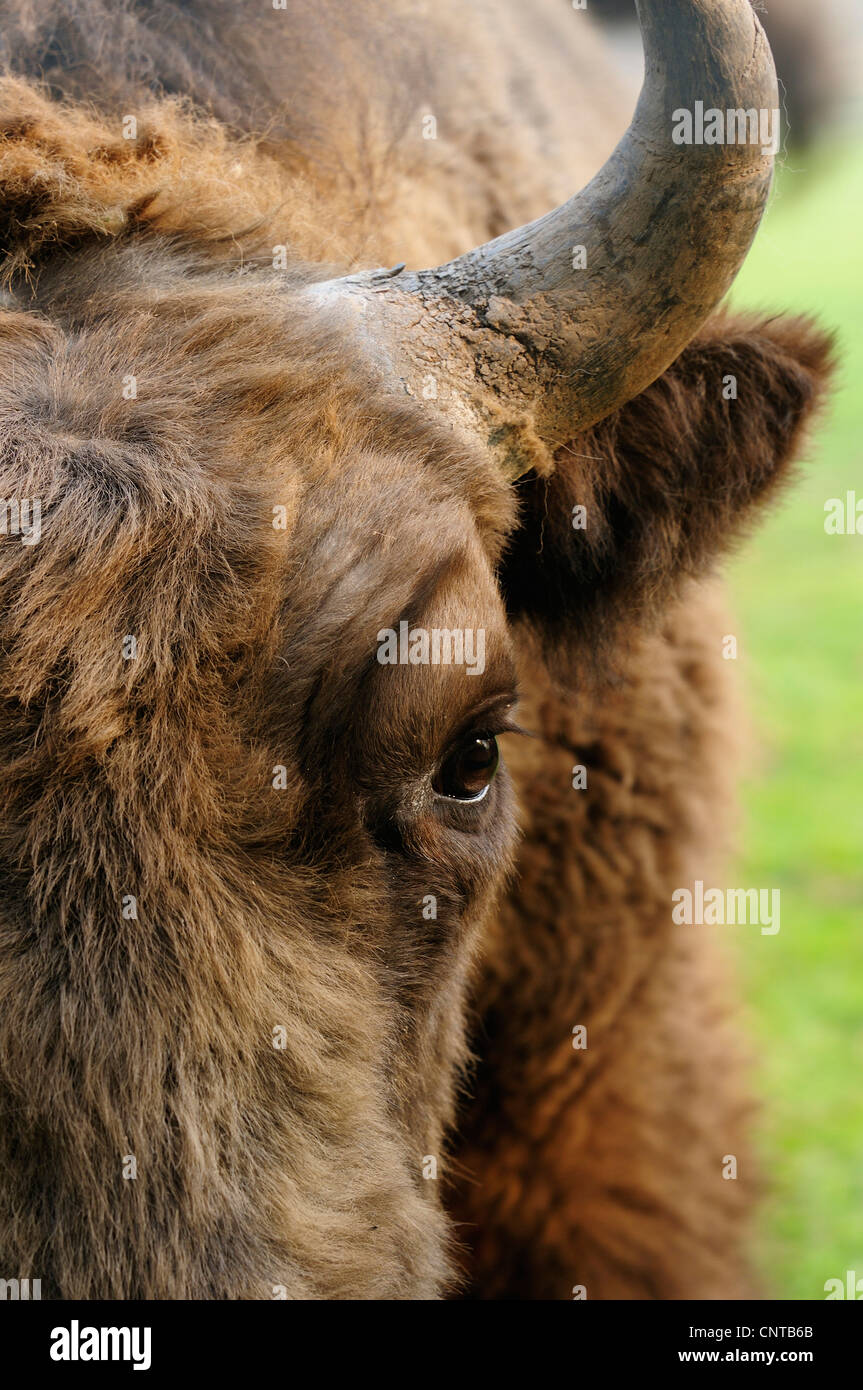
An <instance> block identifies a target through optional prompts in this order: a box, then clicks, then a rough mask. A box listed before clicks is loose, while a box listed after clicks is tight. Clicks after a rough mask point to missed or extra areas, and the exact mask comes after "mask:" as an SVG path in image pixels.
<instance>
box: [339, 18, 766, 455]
mask: <svg viewBox="0 0 863 1390" xmlns="http://www.w3.org/2000/svg"><path fill="white" fill-rule="evenodd" d="M636 3H637V9H638V16H639V20H640V23H641V30H642V37H643V42H644V49H645V81H644V86H643V88H642V92H641V96H640V98H639V101H638V105H637V107H636V111H635V115H634V117H633V120H632V124H631V125H630V127H629V130H628V131H627V133H626V135H625V136H624V137H623V139H622V140H621V142H620V144H619V145H618V146H617V148H616V149H615V151H614V153H613V154H612V155H611V157H610V159H609V160H608V162H607V163H606V164H605V165H604V167H603V168H602V169H601V170H600V172H599V173H598V174H597V175H596V177H595V178H594V179H593V180H592V182H591V183H589V184H588V185H587V187H586V188H585V189H583V190H582V192H581V193H579V194H577V195H576V196H575V197H574V198H571V199H570V200H569V202H567V203H564V204H563V205H562V206H561V207H559V208H557V209H555V211H553V212H550V213H548V214H547V215H546V216H545V217H540V218H538V219H537V220H536V221H535V222H530V223H528V224H527V225H526V226H524V227H519V228H518V229H516V230H515V231H512V232H508V233H506V234H505V235H504V236H500V237H497V238H496V240H494V241H491V242H488V243H487V244H486V245H484V246H480V247H478V248H476V249H475V250H473V251H469V252H468V253H467V254H466V255H464V256H460V257H459V258H458V259H457V260H454V261H450V262H449V263H448V264H447V265H442V266H438V267H436V268H435V269H430V270H421V271H416V272H412V273H408V274H400V273H399V272H398V271H396V272H389V273H388V274H386V273H383V274H382V273H381V272H370V273H367V274H360V275H354V276H348V277H346V278H345V279H343V280H340V281H331V282H329V284H328V285H327V286H319V287H318V289H328V290H336V291H337V292H338V293H339V294H340V295H341V294H342V293H343V292H344V291H345V290H348V291H349V292H350V298H351V301H352V304H353V307H354V308H355V309H356V310H357V311H358V313H359V314H360V316H361V319H362V320H363V322H364V326H365V329H366V335H367V337H366V341H367V346H368V347H369V349H370V351H371V352H372V353H373V355H374V356H376V357H377V359H378V361H379V365H380V368H381V370H382V372H384V373H385V374H386V376H387V378H388V379H389V381H390V382H394V378H395V380H398V381H399V382H400V383H401V385H402V387H403V388H404V389H406V390H407V391H408V392H410V393H411V394H416V395H418V396H428V395H429V394H433V393H434V392H436V401H437V404H438V405H439V406H440V407H441V408H442V409H443V410H444V412H446V413H448V414H449V415H450V416H451V417H452V419H453V421H454V422H455V423H461V424H462V425H464V426H467V427H468V428H472V429H473V430H476V429H480V430H481V432H482V437H483V441H484V443H485V444H486V445H489V446H490V447H491V448H492V449H493V450H494V451H496V452H497V453H498V454H499V456H500V462H501V466H502V467H504V468H505V469H506V471H507V472H508V473H510V474H512V475H513V476H518V474H519V473H522V472H524V471H525V469H526V468H528V467H531V466H533V467H537V466H539V467H540V468H542V469H543V471H544V470H545V469H547V468H548V467H549V466H550V463H551V458H550V454H551V453H553V451H554V448H555V447H556V446H557V445H560V444H562V443H565V442H566V441H567V440H571V439H572V438H574V436H575V435H576V434H577V433H579V432H580V431H581V430H582V429H584V428H586V427H587V426H588V425H590V424H592V423H593V422H594V421H596V420H598V419H601V418H602V417H603V416H605V415H607V414H609V413H610V412H611V411H612V410H613V409H615V407H617V406H619V405H621V404H623V403H624V402H625V401H627V400H629V399H630V398H631V397H632V396H635V395H637V394H638V392H640V391H642V390H644V388H645V387H646V386H648V385H649V384H650V383H651V382H652V381H654V380H655V379H656V377H658V376H659V375H661V373H662V372H663V371H664V370H665V368H666V367H667V366H669V364H670V363H671V362H673V361H674V359H675V358H676V357H677V356H678V355H679V353H680V352H681V350H682V349H683V348H684V347H685V345H686V344H687V343H688V342H689V341H690V339H691V338H692V337H693V335H694V334H695V332H696V331H697V329H698V328H699V326H700V325H701V324H702V323H703V322H704V320H705V319H706V318H707V317H708V315H709V314H710V313H711V311H712V310H713V309H714V308H715V307H716V305H717V304H718V302H719V301H720V300H721V299H722V297H723V296H724V295H725V293H726V291H727V290H728V288H729V286H730V284H731V282H732V280H733V279H734V276H735V275H736V273H737V271H738V269H739V268H740V265H741V263H742V261H743V259H744V257H745V255H746V252H747V251H748V249H749V246H750V244H751V242H752V238H753V236H754V235H755V231H756V229H757V227H758V224H759V221H760V219H761V215H762V212H763V210H764V206H765V203H766V200H767V195H768V193H769V189H770V182H771V176H772V167H773V154H774V152H775V144H776V137H777V134H778V128H777V121H778V111H777V107H778V94H777V86H776V74H775V71H774V67H773V60H772V57H771V54H770V49H769V46H768V43H767V40H766V38H765V35H764V31H763V29H762V28H761V25H760V24H759V22H758V19H757V18H756V16H755V14H754V13H753V11H752V9H751V7H750V3H749V0H636ZM714 111H715V112H717V113H721V118H722V121H721V123H720V125H719V127H717V120H716V116H715V115H712V114H711V113H712V112H714ZM699 112H700V113H702V114H701V120H699ZM686 113H688V115H689V119H690V121H691V124H692V127H693V128H692V130H691V131H687V129H686V120H687V116H686ZM746 113H749V118H748V119H747V115H746ZM753 113H754V117H755V122H754V123H753V122H752V116H753ZM702 127H703V129H704V133H705V134H706V135H707V138H708V139H712V140H715V137H716V135H717V133H718V134H719V136H720V138H721V139H722V140H723V141H724V142H723V143H706V141H705V142H704V143H696V141H697V140H698V136H699V133H700V130H701V129H702ZM687 134H690V135H691V137H692V143H683V142H681V143H677V141H681V140H685V137H686V135H687ZM675 137H676V138H675ZM576 247H583V248H584V257H583V259H584V262H585V268H583V269H579V268H576V266H577V265H578V264H579V263H580V259H579V255H578V254H577V255H575V256H574V250H575V248H576ZM429 380H432V381H434V383H435V386H434V387H433V388H432V390H431V391H430V390H429V389H428V386H426V389H423V382H426V383H428V381H429Z"/></svg>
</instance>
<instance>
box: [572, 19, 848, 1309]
mask: <svg viewBox="0 0 863 1390" xmlns="http://www.w3.org/2000/svg"><path fill="white" fill-rule="evenodd" d="M754 8H755V9H756V10H758V12H759V14H760V17H761V19H762V22H763V23H764V26H765V28H766V30H767V32H768V35H769V38H770V42H771V46H772V48H773V52H774V56H775V58H776V65H777V71H778V73H779V77H780V82H781V85H782V87H783V88H784V104H785V112H784V117H783V127H784V148H783V153H782V156H781V159H780V165H779V170H778V177H777V181H776V186H775V189H774V192H773V195H772V198H771V202H770V205H769V207H768V211H767V215H766V217H765V219H764V222H763V224H762V227H761V230H760V232H759V234H758V238H757V240H756V242H755V245H754V247H753V250H752V252H751V254H750V256H749V259H748V260H747V262H746V264H745V265H744V268H743V271H742V272H741V274H740V277H739V278H738V280H737V282H736V284H735V287H734V290H733V293H732V304H734V305H735V306H737V307H740V308H752V309H759V310H767V311H770V310H781V311H783V312H788V311H799V312H801V313H805V314H810V315H815V316H817V317H818V318H819V319H820V320H821V322H822V323H823V324H825V325H828V326H830V327H832V328H833V329H835V331H836V333H837V337H838V342H839V355H840V373H839V379H838V382H837V388H838V389H837V391H836V393H835V395H834V398H833V400H832V402H831V405H830V409H829V412H828V414H827V415H826V417H825V419H824V420H823V422H822V424H821V427H820V429H819V430H818V431H817V433H816V435H815V437H814V440H813V444H812V446H811V448H810V450H809V455H808V460H807V465H806V468H805V469H804V470H803V472H802V475H801V478H800V482H799V483H798V485H797V487H796V488H794V489H793V490H792V491H791V492H789V494H788V497H787V498H786V500H785V502H784V504H783V505H782V506H781V507H780V508H779V510H778V511H776V512H774V513H772V515H771V517H770V520H769V521H768V522H767V524H766V525H765V526H763V527H762V528H761V529H759V531H758V533H757V536H756V537H755V538H754V540H753V541H752V542H751V543H749V544H747V545H746V547H745V548H744V549H743V550H742V552H741V554H740V556H739V557H738V558H737V559H736V560H735V561H734V562H733V563H732V565H731V566H730V570H729V579H730V584H731V589H732V601H733V606H734V607H733V611H734V614H735V623H736V632H737V636H738V644H739V653H740V655H739V657H738V674H739V676H740V677H741V679H742V682H743V684H744V687H745V689H746V693H747V695H748V703H749V709H750V711H751V712H752V720H753V724H754V726H755V727H754V735H755V736H754V738H753V740H752V743H753V748H754V750H755V752H754V755H753V756H754V761H752V762H751V763H750V765H749V767H748V770H747V776H746V779H745V782H744V786H743V803H744V822H743V825H742V826H741V830H740V837H739V844H740V854H739V860H738V865H737V868H736V869H735V877H734V879H733V881H734V883H736V884H741V885H744V884H745V885H753V884H758V885H762V886H768V885H769V886H771V887H773V886H776V887H779V888H780V889H781V893H782V898H781V911H782V927H781V931H780V932H779V934H778V935H777V936H761V935H760V934H758V933H755V932H747V933H743V932H740V933H737V934H731V933H729V936H728V938H727V939H728V940H729V941H730V942H732V949H733V950H734V951H735V953H736V956H737V959H738V966H739V972H740V975H741V978H742V981H743V986H744V990H745V998H746V1008H747V1012H748V1015H749V1020H748V1021H749V1030H750V1034H751V1036H752V1038H753V1039H754V1043H755V1048H754V1053H755V1059H756V1066H757V1076H756V1084H757V1088H758V1094H759V1097H760V1098H761V1101H762V1113H761V1117H760V1123H759V1132H758V1139H759V1147H760V1152H761V1162H762V1167H763V1170H764V1175H765V1178H766V1181H767V1187H768V1200H767V1202H766V1204H765V1206H764V1208H763V1210H762V1213H761V1220H760V1224H759V1228H758V1230H757V1232H756V1242H757V1248H756V1251H755V1255H756V1258H757V1261H758V1263H759V1265H760V1267H761V1270H762V1273H763V1277H764V1282H765V1285H766V1287H767V1289H768V1290H769V1291H770V1292H771V1293H773V1294H775V1295H777V1296H779V1297H784V1298H816V1299H817V1298H822V1299H823V1298H824V1297H825V1293H824V1284H825V1282H826V1280H828V1279H832V1278H836V1279H841V1280H842V1281H843V1283H844V1282H845V1280H846V1276H847V1272H848V1271H849V1270H853V1271H855V1273H856V1277H857V1278H858V1279H863V534H861V535H828V534H827V533H826V532H825V529H824V521H825V515H826V514H825V510H824V504H825V502H827V501H828V500H829V499H830V498H842V499H844V498H845V495H846V493H848V492H854V493H856V498H857V500H859V501H861V502H863V84H861V74H863V0H763V3H757V4H755V6H754ZM590 9H591V11H592V12H593V13H594V15H597V16H600V15H601V16H602V19H603V22H604V23H606V24H607V25H608V27H609V34H610V37H611V40H612V43H613V45H614V48H615V52H616V53H617V56H618V59H619V62H620V65H621V67H622V69H623V70H624V71H625V72H626V74H627V76H628V77H630V78H632V79H633V80H640V70H641V47H640V40H639V36H638V30H637V28H636V27H635V25H634V11H635V7H634V5H633V4H632V2H631V0H590ZM860 525H861V530H863V517H861V522H860ZM731 881H732V880H731V879H730V878H729V882H731ZM858 1297H863V1295H858Z"/></svg>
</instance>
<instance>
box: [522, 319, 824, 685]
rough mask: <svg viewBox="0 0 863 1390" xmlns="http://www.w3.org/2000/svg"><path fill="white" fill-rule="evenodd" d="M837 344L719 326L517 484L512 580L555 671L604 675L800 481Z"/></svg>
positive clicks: (780, 323)
mask: <svg viewBox="0 0 863 1390" xmlns="http://www.w3.org/2000/svg"><path fill="white" fill-rule="evenodd" d="M832 351H833V343H832V339H831V338H830V337H829V336H828V335H827V334H825V333H823V332H821V331H820V330H819V329H818V328H817V327H816V326H814V325H813V324H812V323H810V322H808V321H807V320H805V319H792V318H777V319H767V320H764V321H755V320H748V319H740V318H726V317H724V316H720V317H718V318H714V319H713V320H711V322H710V323H709V324H708V325H707V326H706V328H705V329H703V330H702V332H701V333H700V334H699V335H698V336H697V337H696V338H695V339H694V340H693V341H692V342H691V343H690V344H689V346H688V347H687V348H686V350H685V351H684V352H683V353H682V354H681V356H680V357H679V358H678V359H677V361H676V362H675V363H674V364H673V365H672V366H671V367H669V369H668V370H667V371H666V372H665V373H664V375H663V376H661V377H660V378H659V379H658V380H657V381H655V382H654V383H653V385H652V386H650V387H648V389H647V390H646V391H644V392H642V394H641V395H640V396H637V397H636V398H635V399H634V400H631V401H629V402H628V403H627V404H626V405H625V406H623V407H621V409H620V410H618V411H616V412H615V413H614V414H613V415H610V416H608V417H607V418H606V419H605V420H602V421H601V422H600V423H599V424H597V425H595V426H594V427H593V428H592V429H591V430H589V431H588V432H587V433H585V434H584V435H582V436H581V437H580V438H578V439H576V440H575V441H574V442H573V443H572V444H571V445H569V446H567V447H565V448H563V449H560V450H559V451H558V453H557V456H556V469H555V472H554V473H553V474H552V476H551V477H548V478H541V477H538V476H535V475H533V474H529V475H527V476H526V477H525V478H524V479H522V481H521V482H520V484H518V487H519V491H520V494H521V519H520V525H519V526H518V528H517V530H516V531H515V532H514V534H513V537H512V540H511V544H510V547H509V550H508V553H507V556H506V557H505V560H504V564H503V570H502V575H501V582H502V588H503V591H504V594H505V596H506V600H507V604H508V607H509V610H510V613H511V614H512V616H513V617H514V618H523V619H525V620H526V621H527V622H528V623H529V624H530V625H531V626H532V627H534V628H535V629H536V630H537V632H538V635H539V636H540V638H541V640H542V644H543V647H544V649H545V652H546V657H547V659H548V660H549V663H550V664H551V665H552V666H553V667H555V668H558V669H559V668H560V667H561V666H563V667H564V668H565V666H566V664H567V662H568V661H571V660H572V658H573V657H577V659H578V660H579V662H580V663H581V662H586V663H588V665H591V664H594V662H595V663H596V665H598V666H599V665H602V664H604V660H605V659H606V658H607V657H608V655H609V653H610V651H611V649H612V647H613V646H614V645H616V644H619V642H620V641H621V639H622V638H623V639H625V635H626V629H630V630H631V629H633V628H634V627H635V626H637V625H642V624H645V623H649V622H651V620H655V619H656V618H657V617H658V616H659V613H660V612H661V610H662V608H663V606H664V605H665V604H666V603H667V601H668V600H669V598H671V597H673V595H674V593H675V592H676V590H677V589H678V587H679V586H680V584H681V582H682V581H683V580H684V579H686V578H687V577H691V576H696V575H699V574H701V573H703V572H704V571H705V570H707V569H708V568H709V567H710V565H711V563H712V562H713V561H714V559H715V558H716V557H717V556H718V555H719V554H720V553H721V552H723V551H725V550H727V549H728V548H729V547H730V546H731V545H732V543H733V542H734V540H735V539H736V538H737V537H739V536H740V534H741V533H742V532H744V531H745V529H746V527H747V524H748V523H749V521H750V519H751V517H752V515H753V513H755V512H756V511H757V509H758V508H760V507H761V506H762V505H763V504H764V503H765V502H768V501H769V500H770V499H771V498H772V497H773V495H774V494H775V493H776V491H777V489H778V487H779V486H780V485H781V484H782V483H783V481H785V480H786V479H787V478H788V477H789V474H790V471H791V469H790V465H791V463H792V460H793V459H794V457H795V455H796V454H797V452H798V450H799V449H800V447H801V442H802V435H803V432H804V427H805V425H806V421H807V420H808V418H809V417H810V416H811V414H812V412H813V410H814V409H815V408H816V406H817V405H818V403H819V401H820V399H821V398H822V397H823V395H824V393H825V389H826V386H827V383H828V381H829V377H830V373H831V369H832V365H833V364H832Z"/></svg>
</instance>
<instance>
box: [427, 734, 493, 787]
mask: <svg viewBox="0 0 863 1390" xmlns="http://www.w3.org/2000/svg"><path fill="white" fill-rule="evenodd" d="M498 761H499V754H498V748H497V739H496V738H493V737H491V736H489V735H487V734H471V735H470V736H469V737H468V738H465V739H462V740H461V742H459V743H458V744H457V745H456V747H455V748H453V750H452V752H450V753H449V754H448V756H447V757H446V759H445V761H444V762H443V763H442V764H441V766H440V768H439V769H438V773H437V776H436V777H435V779H434V782H433V783H432V785H433V787H434V789H435V791H436V792H439V793H440V794H441V796H449V797H452V798H453V799H454V800H456V801H478V800H479V798H480V797H481V796H482V795H483V794H484V793H485V792H486V791H487V790H488V787H489V784H490V782H491V780H492V778H493V777H494V774H495V773H496V772H497V765H498Z"/></svg>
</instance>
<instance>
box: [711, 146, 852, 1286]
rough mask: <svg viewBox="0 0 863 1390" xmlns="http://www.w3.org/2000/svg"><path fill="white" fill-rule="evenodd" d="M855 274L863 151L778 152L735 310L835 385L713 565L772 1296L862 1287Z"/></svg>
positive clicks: (760, 1247) (761, 1242)
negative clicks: (724, 656)
mask: <svg viewBox="0 0 863 1390" xmlns="http://www.w3.org/2000/svg"><path fill="white" fill-rule="evenodd" d="M861 263H863V146H860V145H857V144H855V143H853V142H849V143H847V144H839V145H837V146H830V147H826V148H820V149H815V150H811V151H808V152H806V153H805V154H798V155H796V156H794V155H792V156H790V157H788V159H787V161H786V163H785V164H784V166H783V167H782V168H781V169H780V173H779V178H778V181H777V186H776V188H775V190H774V194H773V197H772V201H771V204H770V206H769V208H768V212H767V215H766V217H765V221H764V223H763V224H762V228H761V230H760V232H759V234H758V237H757V239H756V242H755V245H754V247H753V250H752V252H751V255H750V257H749V259H748V260H747V262H746V264H745V266H744V269H743V271H742V272H741V275H740V277H739V279H738V281H737V283H736V285H735V289H734V292H733V295H732V304H733V305H735V306H736V307H746V308H759V309H761V308H763V309H768V310H777V309H779V310H783V311H789V310H791V311H803V312H805V313H807V314H814V315H815V316H816V317H818V318H819V319H820V321H821V322H822V323H824V324H825V325H829V326H831V327H833V328H834V329H836V330H837V332H838V335H839V344H840V356H841V370H840V376H839V382H838V387H839V389H838V392H837V394H836V395H835V396H834V398H833V401H832V404H831V407H830V409H829V413H828V415H827V417H826V418H825V420H824V422H823V424H822V426H821V428H820V429H819V431H818V433H817V435H816V437H815V440H814V443H813V446H812V448H811V449H810V451H809V460H810V461H809V463H808V465H807V467H806V470H805V476H804V478H803V479H802V480H801V483H800V484H799V485H798V486H797V487H796V488H795V489H793V490H791V491H790V492H789V494H788V495H787V497H786V499H785V500H784V502H783V504H782V506H781V507H780V509H779V510H778V511H776V512H774V513H773V514H772V515H771V517H770V519H769V520H768V522H767V524H766V525H765V526H763V528H762V529H761V530H759V531H758V532H757V533H756V535H755V536H754V537H753V538H752V539H751V540H750V541H749V542H748V543H747V545H746V546H745V548H744V549H743V550H742V551H741V553H740V554H739V556H738V557H737V558H736V559H735V560H734V561H733V563H732V564H731V566H730V570H729V578H730V583H731V589H732V597H733V603H734V612H735V617H736V630H737V633H738V637H739V643H740V653H739V656H738V669H739V674H740V675H741V676H742V678H743V681H744V683H745V687H746V689H747V691H748V696H749V706H750V710H751V711H752V715H753V722H754V725H755V731H756V734H757V741H756V755H755V760H754V762H753V763H752V765H750V766H749V768H748V769H747V775H746V779H745V783H744V787H743V801H744V824H743V833H742V835H741V854H740V861H739V863H738V865H737V867H736V869H735V871H734V872H735V877H734V883H735V884H737V885H740V886H759V887H779V888H780V889H781V894H782V898H781V903H782V926H781V930H780V932H779V934H778V935H777V936H761V935H760V934H759V933H757V932H746V933H742V932H741V933H735V934H734V936H733V938H731V939H733V941H734V950H735V952H736V954H737V956H738V961H739V968H740V972H741V974H742V977H743V985H744V990H745V994H746V998H747V1002H748V1008H749V1013H750V1020H751V1029H752V1032H753V1033H754V1036H755V1042H756V1057H757V1065H758V1070H759V1075H758V1076H757V1078H756V1080H757V1085H758V1092H759V1095H760V1096H761V1097H762V1098H763V1103H764V1113H763V1115H762V1119H761V1122H760V1130H759V1143H760V1151H761V1161H762V1165H763V1168H764V1170H765V1176H766V1179H767V1185H768V1188H769V1191H770V1195H769V1198H768V1201H767V1203H766V1205H765V1208H764V1210H763V1212H762V1217H761V1223H760V1227H759V1230H758V1236H757V1250H756V1255H757V1259H758V1262H759V1264H760V1265H761V1268H762V1271H763V1275H764V1278H765V1281H766V1283H767V1286H768V1288H769V1289H770V1290H771V1291H772V1292H774V1293H775V1294H777V1295H778V1296H780V1297H784V1298H824V1283H825V1280H827V1279H829V1278H841V1279H843V1280H844V1278H845V1271H846V1270H849V1269H853V1270H856V1272H857V1276H858V1278H863V536H830V535H827V534H826V533H825V531H824V516H825V513H824V503H825V501H826V500H827V499H828V498H830V497H843V498H844V496H845V492H846V490H848V489H855V490H856V492H857V496H858V497H859V498H863V264H861ZM729 881H730V880H729Z"/></svg>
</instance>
